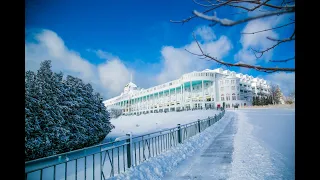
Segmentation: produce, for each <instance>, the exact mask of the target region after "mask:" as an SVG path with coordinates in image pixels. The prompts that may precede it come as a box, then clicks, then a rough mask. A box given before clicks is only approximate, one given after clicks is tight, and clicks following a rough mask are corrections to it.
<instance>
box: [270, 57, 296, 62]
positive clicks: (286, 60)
mask: <svg viewBox="0 0 320 180" xmlns="http://www.w3.org/2000/svg"><path fill="white" fill-rule="evenodd" d="M294 59H295V57H293V58H289V59H285V60H269V62H288V61H291V60H294Z"/></svg>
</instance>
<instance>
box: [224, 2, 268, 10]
mask: <svg viewBox="0 0 320 180" xmlns="http://www.w3.org/2000/svg"><path fill="white" fill-rule="evenodd" d="M269 1H270V0H266V1H264V2H263V3H261V4H259V5H258V6H256V7H253V8H251V9H249V8H246V7H243V6H237V5H232V4H228V6H232V7H238V8H242V9H245V10H247V11H254V10H256V9H258V8H259V7H261V6H263V5H265V4H266V3H267V2H269Z"/></svg>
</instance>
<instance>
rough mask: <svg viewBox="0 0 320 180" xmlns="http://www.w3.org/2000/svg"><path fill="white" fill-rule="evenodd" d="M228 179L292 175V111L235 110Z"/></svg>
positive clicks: (293, 169) (280, 177) (293, 132)
mask: <svg viewBox="0 0 320 180" xmlns="http://www.w3.org/2000/svg"><path fill="white" fill-rule="evenodd" d="M235 112H237V114H238V119H239V123H238V133H237V134H236V136H235V140H234V153H233V162H232V173H231V178H230V179H294V174H295V162H294V154H295V151H294V148H295V144H294V137H295V131H294V129H295V123H294V121H295V116H294V113H295V111H294V110H293V109H256V110H239V111H237V110H236V111H235Z"/></svg>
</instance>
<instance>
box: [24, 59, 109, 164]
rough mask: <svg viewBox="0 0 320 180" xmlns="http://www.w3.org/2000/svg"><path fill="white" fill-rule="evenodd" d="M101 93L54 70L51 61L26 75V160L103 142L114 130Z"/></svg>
mask: <svg viewBox="0 0 320 180" xmlns="http://www.w3.org/2000/svg"><path fill="white" fill-rule="evenodd" d="M109 119H110V117H109V113H108V112H107V111H106V108H105V106H104V104H103V103H102V98H101V96H100V94H99V93H94V92H93V88H92V86H91V85H90V84H85V83H83V81H82V80H81V79H79V78H75V77H72V76H67V77H66V79H63V74H62V73H54V72H52V70H51V61H50V60H46V61H44V62H42V63H41V65H40V69H39V70H38V71H37V72H32V71H27V72H26V73H25V157H26V158H25V160H26V161H28V160H32V159H37V158H41V157H46V156H51V155H55V154H59V153H63V152H67V151H71V150H75V149H79V148H83V147H86V146H91V145H94V144H96V143H99V142H100V141H102V140H103V139H104V138H105V136H106V135H107V134H108V133H109V132H110V131H111V129H113V128H114V126H113V125H112V124H111V123H110V122H109Z"/></svg>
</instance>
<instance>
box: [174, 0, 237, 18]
mask: <svg viewBox="0 0 320 180" xmlns="http://www.w3.org/2000/svg"><path fill="white" fill-rule="evenodd" d="M231 1H232V0H228V1H226V2H224V3H221V4H217V5H216V6H215V7H213V8H210V9H207V10H205V11H203V13H207V12H210V11H212V10H214V9H217V8H219V7H221V6H223V5H225V4H227V3H229V2H231ZM195 17H197V16H196V15H193V16H190V17H189V18H187V19H184V20H182V21H173V20H170V22H172V23H185V22H188V21H190V20H191V19H193V18H195Z"/></svg>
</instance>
